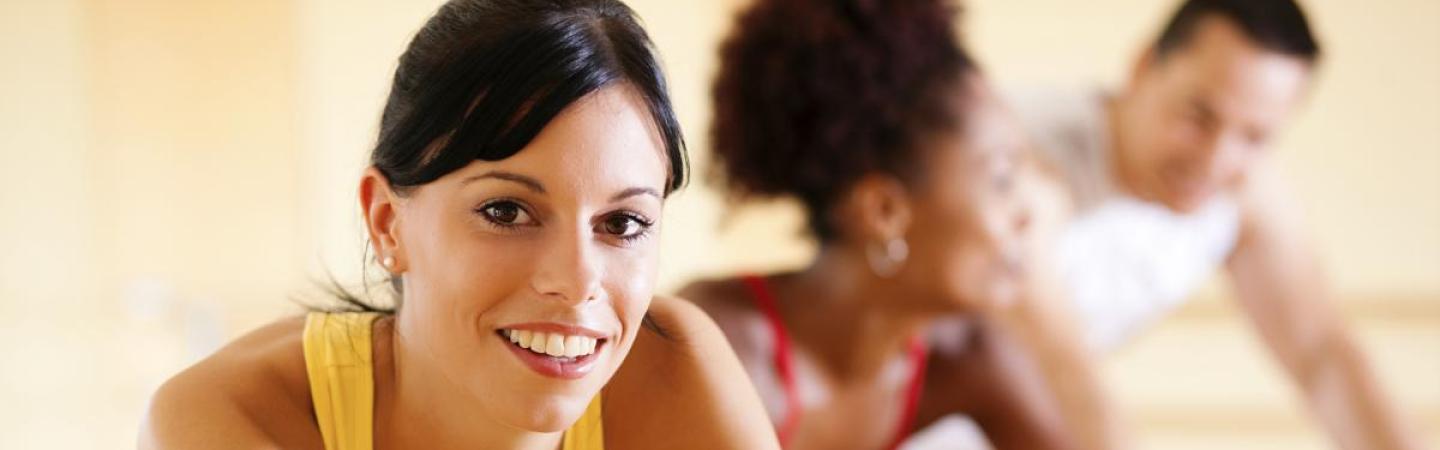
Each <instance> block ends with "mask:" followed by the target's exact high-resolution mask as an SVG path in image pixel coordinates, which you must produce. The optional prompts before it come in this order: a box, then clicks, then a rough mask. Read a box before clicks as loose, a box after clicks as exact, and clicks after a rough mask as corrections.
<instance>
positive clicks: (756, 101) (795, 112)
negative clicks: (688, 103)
mask: <svg viewBox="0 0 1440 450" xmlns="http://www.w3.org/2000/svg"><path fill="white" fill-rule="evenodd" d="M956 9H957V8H955V7H954V6H952V5H951V4H950V3H949V2H948V1H946V0H755V2H754V3H753V4H752V5H751V6H750V7H749V8H748V9H746V10H745V11H743V12H742V13H740V15H739V16H738V17H737V19H736V23H735V27H734V29H733V31H732V32H731V34H730V36H729V37H728V38H727V39H726V41H725V42H724V44H723V46H722V47H721V49H720V71H719V74H718V76H717V78H716V80H715V85H714V90H713V92H712V94H713V95H714V105H715V117H714V123H713V125H712V127H713V128H712V129H711V133H712V138H713V140H712V143H713V145H714V147H713V153H712V155H713V157H714V158H715V162H716V163H717V164H716V165H715V166H714V169H715V170H716V173H714V174H712V175H721V177H722V180H721V181H722V182H723V184H724V186H725V187H726V188H727V189H728V190H729V191H730V192H731V194H732V195H734V196H735V197H738V198H746V197H763V198H768V197H780V196H790V195H793V196H795V197H797V198H799V199H800V200H801V201H802V202H803V203H804V205H805V207H806V208H807V210H808V214H809V222H810V226H811V230H812V231H813V232H814V233H815V235H816V237H818V238H820V239H821V240H822V241H824V240H829V239H831V238H833V237H834V236H835V234H836V233H835V229H834V227H833V226H832V224H831V223H830V220H829V218H828V217H829V211H830V209H831V207H832V204H833V203H834V201H835V200H836V198H837V197H838V196H839V195H840V194H841V193H843V192H844V191H845V190H846V189H848V188H849V187H850V186H851V185H852V184H853V183H855V182H856V181H858V180H859V179H860V178H861V177H862V176H864V175H866V174H868V173H872V172H874V171H884V172H889V173H892V174H895V175H897V176H899V177H901V179H902V180H904V179H909V178H913V177H909V175H911V174H914V173H917V172H916V169H917V168H918V165H919V164H920V156H921V155H920V154H919V151H918V150H919V149H918V148H917V147H919V142H920V141H921V140H922V139H924V138H925V137H927V136H929V135H930V134H932V133H935V132H937V131H941V130H943V129H947V128H952V127H956V126H957V125H958V120H959V119H960V117H959V111H954V109H956V108H955V107H954V104H955V103H956V102H955V101H954V100H953V98H954V97H953V95H949V94H951V93H954V92H959V86H961V84H962V83H961V82H962V80H963V79H964V75H965V74H967V73H968V72H971V71H973V70H975V67H974V64H973V62H972V61H971V59H970V57H969V56H968V55H967V54H966V52H965V50H964V49H963V48H962V46H961V45H960V42H959V41H958V36H957V33H956V30H955V25H954V24H955V20H956V15H957V11H956Z"/></svg>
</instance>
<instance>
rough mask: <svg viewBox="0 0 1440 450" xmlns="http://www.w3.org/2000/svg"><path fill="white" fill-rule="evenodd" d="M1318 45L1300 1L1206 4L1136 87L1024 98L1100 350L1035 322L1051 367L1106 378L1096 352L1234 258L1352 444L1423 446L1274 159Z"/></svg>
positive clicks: (1159, 52)
mask: <svg viewBox="0 0 1440 450" xmlns="http://www.w3.org/2000/svg"><path fill="white" fill-rule="evenodd" d="M1319 56H1320V49H1319V46H1318V45H1317V43H1316V41H1315V39H1314V37H1313V36H1312V35H1311V31H1310V27H1309V25H1308V24H1307V23H1306V19H1305V16H1304V14H1303V13H1302V11H1301V9H1300V8H1299V6H1298V5H1296V4H1295V3H1293V2H1292V1H1291V0H1190V1H1187V2H1185V3H1184V5H1182V6H1181V7H1180V9H1179V10H1178V12H1176V14H1175V16H1174V17H1173V18H1171V19H1170V22H1169V24H1168V25H1167V26H1166V27H1165V29H1164V31H1163V33H1162V34H1161V35H1160V38H1159V39H1158V40H1157V41H1156V42H1155V43H1154V44H1153V45H1152V46H1150V47H1149V48H1148V49H1147V50H1146V51H1145V53H1144V54H1142V55H1141V56H1140V58H1139V60H1138V61H1136V63H1135V65H1134V67H1133V69H1132V71H1131V72H1130V75H1129V80H1128V82H1127V83H1126V84H1125V85H1124V86H1123V87H1121V89H1119V90H1117V91H1112V92H1092V93H1084V94H1080V95H1070V96H1063V95H1062V96H1049V97H1044V98H1021V99H1018V100H1021V101H1019V102H1017V104H1016V107H1017V109H1018V110H1019V111H1018V112H1019V113H1020V115H1021V117H1022V119H1023V120H1024V121H1025V122H1026V123H1027V126H1028V127H1029V128H1030V130H1029V131H1030V132H1031V134H1032V136H1033V137H1034V139H1035V140H1036V144H1037V147H1038V149H1039V151H1040V154H1041V155H1042V156H1043V157H1044V159H1046V160H1048V161H1049V162H1050V163H1051V164H1052V165H1053V166H1054V167H1055V168H1056V169H1057V170H1058V172H1059V173H1060V174H1061V178H1062V180H1063V184H1064V188H1065V190H1066V191H1067V193H1068V194H1069V195H1068V196H1069V197H1070V200H1071V201H1072V203H1073V205H1074V215H1073V216H1072V217H1071V218H1070V219H1068V222H1066V223H1065V225H1063V227H1062V228H1061V229H1062V230H1063V231H1061V233H1060V235H1059V243H1058V246H1059V250H1060V251H1059V254H1060V257H1059V260H1058V261H1057V262H1058V263H1059V265H1060V274H1061V276H1062V280H1061V283H1060V286H1061V287H1063V288H1064V290H1065V291H1066V292H1065V294H1064V295H1065V296H1067V297H1069V298H1070V299H1072V300H1073V302H1071V303H1070V305H1071V306H1073V308H1074V310H1075V313H1077V314H1078V316H1079V318H1080V319H1081V321H1080V324H1079V328H1080V330H1081V331H1082V332H1083V334H1084V335H1085V337H1086V338H1087V341H1088V343H1089V345H1088V347H1089V348H1081V347H1082V346H1080V345H1069V346H1068V347H1067V344H1066V343H1065V342H1064V341H1065V340H1064V339H1063V336H1061V335H1060V334H1062V333H1058V332H1054V331H1050V329H1051V327H1045V326H1044V324H1046V323H1047V322H1046V321H1045V320H1033V321H1029V324H1030V325H1028V326H1030V327H1033V328H1046V329H1035V330H1030V331H1031V332H1034V333H1037V334H1044V333H1050V335H1051V336H1050V337H1051V340H1052V344H1054V345H1056V347H1055V348H1056V349H1058V350H1056V352H1055V355H1054V356H1055V358H1054V359H1055V361H1051V363H1052V364H1055V365H1056V366H1055V367H1051V369H1052V371H1055V370H1062V371H1065V372H1066V373H1079V374H1084V375H1082V378H1084V377H1092V378H1091V379H1093V372H1092V371H1091V369H1090V368H1089V367H1088V366H1087V365H1088V364H1089V363H1088V361H1086V359H1087V358H1084V357H1083V356H1082V355H1083V354H1084V352H1088V351H1099V352H1105V351H1107V350H1110V349H1113V348H1114V347H1116V346H1117V345H1119V344H1121V343H1123V342H1125V341H1127V340H1129V339H1132V338H1134V337H1136V333H1137V332H1139V331H1141V330H1142V329H1144V328H1145V326H1146V325H1149V324H1151V323H1153V322H1155V321H1156V320H1158V319H1160V318H1162V317H1163V316H1164V315H1165V314H1166V313H1169V312H1170V311H1172V310H1174V309H1175V307H1177V306H1178V305H1180V304H1181V303H1182V302H1183V301H1184V300H1185V299H1186V298H1188V297H1190V296H1191V294H1192V291H1193V290H1194V289H1195V288H1197V287H1198V286H1199V285H1200V284H1201V283H1203V282H1204V281H1205V280H1207V279H1208V278H1210V276H1211V274H1212V273H1213V272H1214V271H1215V270H1217V269H1220V268H1222V267H1223V268H1224V269H1226V270H1227V272H1228V273H1229V275H1230V278H1231V281H1232V284H1233V286H1234V289H1235V296H1236V297H1237V298H1238V299H1239V302H1240V304H1241V307H1242V309H1243V311H1244V312H1245V313H1246V315H1247V316H1248V317H1249V319H1250V321H1251V322H1252V323H1253V324H1254V325H1255V327H1256V328H1257V329H1258V331H1259V335H1260V336H1261V337H1262V338H1263V339H1264V341H1265V344H1266V345H1267V346H1268V348H1269V349H1270V350H1271V353H1272V354H1273V355H1274V357H1275V358H1276V359H1277V360H1278V361H1279V362H1280V364H1281V365H1282V366H1283V367H1284V368H1285V370H1286V372H1287V373H1288V374H1289V375H1290V377H1291V379H1292V380H1293V381H1294V383H1295V384H1296V386H1297V387H1298V388H1299V391H1300V392H1302V393H1303V395H1304V397H1305V399H1306V401H1307V402H1308V405H1309V406H1310V408H1311V409H1312V410H1313V411H1314V413H1315V414H1316V416H1317V417H1319V418H1320V420H1321V421H1322V422H1323V423H1324V426H1325V428H1326V429H1327V430H1328V431H1329V433H1330V435H1331V436H1332V437H1333V438H1334V440H1335V441H1336V442H1338V443H1339V444H1340V446H1341V447H1343V448H1347V449H1362V448H1364V449H1377V448H1385V449H1400V448H1416V447H1417V446H1418V443H1417V440H1416V439H1415V438H1414V437H1412V435H1411V434H1409V433H1408V432H1407V430H1406V429H1405V427H1404V426H1403V425H1402V423H1401V422H1402V420H1401V419H1400V418H1399V416H1398V415H1397V414H1396V412H1395V408H1394V407H1393V406H1392V405H1391V404H1390V402H1389V401H1388V399H1387V398H1386V396H1385V395H1384V394H1383V393H1382V392H1381V389H1380V387H1379V385H1378V384H1377V382H1376V380H1375V377H1374V375H1373V373H1372V371H1371V368H1370V366H1369V364H1368V363H1367V362H1366V360H1365V358H1364V356H1363V355H1362V353H1361V351H1360V349H1359V348H1358V347H1357V345H1356V343H1355V342H1354V339H1353V338H1352V337H1351V336H1350V334H1349V333H1348V332H1347V331H1346V329H1345V327H1344V326H1343V324H1342V321H1341V320H1340V317H1339V315H1338V313H1337V312H1336V310H1335V308H1334V307H1333V306H1332V305H1331V303H1330V301H1329V300H1330V299H1329V296H1328V292H1327V291H1326V289H1325V286H1324V284H1325V283H1323V282H1322V280H1324V278H1323V277H1322V276H1321V273H1320V270H1319V268H1318V267H1317V264H1316V261H1315V258H1314V257H1313V256H1312V254H1311V251H1310V248H1309V247H1308V246H1307V245H1306V243H1305V242H1304V241H1303V239H1302V238H1301V235H1302V233H1301V230H1302V229H1303V227H1301V226H1300V224H1299V223H1297V220H1296V215H1297V214H1296V213H1295V211H1294V209H1295V206H1296V205H1295V204H1294V203H1293V202H1291V201H1290V200H1288V199H1287V198H1286V197H1285V196H1284V194H1282V193H1280V192H1278V189H1277V187H1278V183H1277V180H1276V174H1275V170H1274V169H1273V168H1272V167H1271V166H1270V163H1269V161H1267V159H1268V157H1269V156H1270V151H1269V149H1268V148H1267V147H1268V145H1269V143H1270V140H1271V138H1272V137H1273V136H1274V135H1275V134H1276V133H1277V131H1278V130H1279V129H1280V128H1281V126H1282V124H1283V123H1284V122H1285V121H1286V119H1288V118H1289V117H1290V116H1291V115H1293V114H1294V113H1295V110H1296V108H1297V107H1298V106H1299V105H1300V104H1301V103H1303V101H1304V99H1305V97H1306V94H1307V92H1308V91H1309V89H1310V84H1311V81H1312V78H1313V73H1314V70H1315V66H1316V64H1317V63H1318V60H1319ZM1041 309H1043V308H1041ZM1052 313H1053V311H1052ZM1048 315H1049V316H1050V317H1055V315H1054V314H1048ZM1049 323H1051V324H1053V323H1055V322H1053V321H1050V322H1049ZM1060 328H1062V329H1063V327H1060ZM1056 361H1059V362H1056ZM1094 442H1102V441H1101V440H1096V441H1094Z"/></svg>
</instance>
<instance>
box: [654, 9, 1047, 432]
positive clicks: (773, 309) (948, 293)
mask: <svg viewBox="0 0 1440 450" xmlns="http://www.w3.org/2000/svg"><path fill="white" fill-rule="evenodd" d="M953 9H954V8H953V7H951V6H950V5H949V4H948V3H947V2H945V1H943V0H890V1H875V0H844V1H834V0H758V1H757V2H756V3H754V4H753V5H752V6H750V7H749V9H748V10H746V11H745V12H743V13H742V14H741V15H740V16H739V19H738V21H737V23H736V28H735V30H734V31H733V34H732V35H731V36H730V37H729V39H728V41H727V42H726V43H725V44H724V46H723V48H722V50H721V69H720V73H719V76H718V79H717V81H716V83H715V87H714V100H715V119H714V120H715V122H714V129H713V130H712V131H713V140H714V157H715V160H716V164H717V166H718V171H719V173H720V175H723V178H724V181H725V185H726V186H727V187H728V188H729V189H730V190H731V192H732V193H734V194H736V195H737V196H738V197H740V198H767V197H782V196H788V197H792V198H795V199H798V200H799V201H800V202H801V203H802V204H803V205H804V207H805V210H806V212H807V214H808V219H809V225H810V231H811V234H812V235H813V236H814V238H816V240H817V241H818V243H819V251H818V254H817V255H816V256H815V258H814V260H813V261H812V262H811V264H810V265H809V266H808V267H805V268H803V269H801V270H799V271H797V272H792V273H776V274H768V275H743V276H739V277H734V278H729V279H720V280H710V281H702V282H698V283H695V284H692V285H690V286H689V287H687V288H686V289H685V290H684V291H683V292H682V296H684V297H687V298H691V299H693V300H694V301H695V302H696V303H698V304H699V305H700V306H701V307H702V308H704V309H705V310H706V311H707V312H709V313H710V314H711V316H712V317H714V318H715V319H716V321H717V322H718V323H720V325H721V328H722V329H723V330H724V331H725V333H726V335H727V337H728V338H729V339H730V342H731V345H732V346H733V347H734V348H735V350H736V352H737V353H738V354H739V355H740V358H741V361H742V362H743V363H744V364H745V365H746V368H747V370H748V371H749V373H750V376H751V378H752V380H753V381H754V382H755V383H756V385H757V388H758V390H759V391H760V393H761V396H762V397H763V398H764V399H765V400H766V407H767V409H768V411H769V413H770V417H771V419H772V422H774V424H775V426H776V427H777V429H778V432H779V435H780V439H781V442H782V444H783V445H784V446H785V447H786V448H789V449H837V448H846V449H891V448H895V447H897V446H899V445H900V444H901V443H902V442H904V441H905V440H906V439H907V437H908V436H909V435H910V433H911V432H912V431H913V430H916V429H919V428H922V427H925V426H927V425H929V424H932V423H935V422H937V421H938V420H940V419H941V418H942V417H944V416H947V415H951V414H957V413H958V414H965V415H968V416H969V417H971V418H973V419H974V421H975V422H976V423H977V424H978V425H979V426H980V427H981V429H982V430H983V431H984V433H985V435H986V437H987V438H988V439H989V440H990V441H991V443H992V444H993V445H995V446H997V447H999V448H1023V449H1046V448H1065V447H1066V446H1068V445H1071V444H1070V442H1069V438H1068V437H1067V436H1066V434H1067V433H1066V430H1065V426H1064V425H1063V423H1062V422H1063V421H1062V420H1061V419H1060V417H1059V413H1058V412H1057V411H1058V408H1057V406H1056V405H1055V404H1054V403H1055V402H1054V400H1053V398H1054V397H1053V396H1051V395H1050V394H1049V393H1048V392H1049V390H1048V388H1047V386H1048V385H1047V383H1046V381H1045V379H1044V378H1042V376H1041V373H1040V370H1039V369H1038V368H1037V367H1036V366H1035V365H1034V364H1032V363H1031V360H1030V359H1029V358H1028V357H1027V356H1026V355H1027V352H1025V351H1024V350H1023V348H1024V346H1022V345H1020V344H1019V341H1020V340H1019V339H1018V338H1016V337H1014V336H1011V335H1009V334H1008V333H1006V332H1005V328H1004V327H1000V326H995V323H994V321H992V320H989V319H987V312H988V311H991V310H993V309H995V308H996V307H998V305H1000V304H1003V303H1006V302H1008V301H1009V300H1011V299H1012V298H1013V297H1015V296H1016V295H1017V292H1018V290H1019V289H1020V284H1021V279H1022V277H1023V274H1022V272H1023V271H1024V266H1025V259H1024V258H1023V257H1022V256H1021V255H1022V254H1023V253H1026V250H1025V249H1024V248H1022V247H1023V246H1024V242H1025V237H1024V235H1025V234H1026V232H1027V229H1028V228H1029V226H1030V225H1029V222H1030V221H1031V217H1030V215H1029V212H1028V211H1027V209H1026V207H1025V202H1023V201H1021V198H1020V195H1019V194H1018V190H1017V184H1018V183H1017V180H1016V178H1017V177H1020V176H1022V171H1021V169H1020V168H1021V167H1022V166H1023V165H1024V164H1023V161H1022V160H1023V157H1022V155H1023V153H1022V152H1021V150H1022V149H1023V147H1024V139H1023V137H1022V135H1021V132H1020V130H1019V128H1018V125H1017V124H1016V123H1014V121H1013V120H1012V118H1011V117H1010V116H1009V114H1008V112H1007V111H1006V110H1005V109H1004V108H1003V107H1002V106H1001V104H1000V103H999V102H998V101H997V99H996V97H995V95H994V94H993V93H992V91H991V88H990V87H989V85H988V84H987V83H986V81H985V79H984V77H982V76H981V75H980V73H979V72H978V70H977V68H976V66H975V64H974V62H973V61H972V60H971V59H970V58H969V56H968V55H967V54H966V52H965V50H964V49H963V48H962V47H961V46H960V44H959V43H958V42H957V38H956V36H955V30H954V25H953V23H954V16H955V14H954V11H953Z"/></svg>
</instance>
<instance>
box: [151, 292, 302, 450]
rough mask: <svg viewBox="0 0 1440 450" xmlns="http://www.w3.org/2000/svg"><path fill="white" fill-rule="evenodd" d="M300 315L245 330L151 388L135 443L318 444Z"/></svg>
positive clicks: (163, 446)
mask: <svg viewBox="0 0 1440 450" xmlns="http://www.w3.org/2000/svg"><path fill="white" fill-rule="evenodd" d="M304 327H305V321H304V317H292V318H287V319H283V320H279V321H276V322H274V323H271V324H269V325H266V326H263V327H261V328H259V329H256V330H255V331H252V332H250V333H248V334H246V335H244V336H242V337H240V338H239V339H236V340H235V341H233V342H231V343H230V344H228V345H226V346H225V347H223V348H221V349H220V350H219V351H216V352H215V354H213V355H211V356H209V357H207V358H205V359H204V360H201V361H200V362H198V363H196V364H195V365H193V366H190V367H189V368H187V369H185V370H184V371H181V372H180V373H179V374H176V375H175V376H174V377H172V378H170V380H168V381H166V382H165V384H163V385H162V386H161V387H160V389H159V390H157V391H156V392H155V395H154V397H152V398H151V400H150V405H149V409H148V411H147V412H146V415H145V421H144V423H143V424H142V427H141V431H140V447H141V448H145V449H172V448H320V447H322V446H323V445H322V444H321V443H320V438H319V433H318V431H316V430H317V429H316V427H315V421H314V418H313V417H312V415H311V414H310V400H309V398H310V397H309V395H310V389H309V383H308V379H307V377H306V373H305V358H304V353H303V352H304V350H303V348H302V345H301V339H302V333H303V330H304Z"/></svg>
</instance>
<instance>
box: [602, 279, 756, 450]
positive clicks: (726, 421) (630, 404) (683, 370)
mask: <svg viewBox="0 0 1440 450" xmlns="http://www.w3.org/2000/svg"><path fill="white" fill-rule="evenodd" d="M650 317H651V319H652V320H653V321H654V322H655V324H656V325H658V328H660V331H659V332H657V331H654V330H650V329H648V328H647V329H642V330H641V331H640V334H639V337H637V338H636V341H635V347H634V348H633V349H631V351H630V355H629V356H628V357H627V358H626V359H625V363H624V364H623V365H622V366H621V367H620V370H619V371H618V372H617V373H616V374H615V378H614V379H612V380H611V382H610V384H609V385H608V386H607V387H606V389H605V392H604V396H605V397H604V401H605V403H604V405H605V441H606V444H607V445H609V446H613V447H615V448H624V449H647V448H649V449H672V448H686V449H717V450H718V449H757V450H766V449H774V450H778V449H779V448H780V444H779V443H778V442H777V441H776V439H775V431H774V428H772V427H771V425H770V420H769V419H768V418H767V416H766V415H765V410H764V408H763V407H762V406H761V403H760V397H759V396H758V395H757V394H756V393H755V388H754V387H752V386H751V384H750V378H749V377H748V376H746V375H745V371H744V369H743V368H742V367H741V365H740V361H739V360H738V359H736V357H735V354H734V352H732V351H731V350H730V346H729V344H727V343H726V341H725V336H724V335H723V334H722V333H721V332H720V329H719V327H717V326H715V323H714V322H713V321H711V320H710V318H709V317H708V316H706V315H705V313H704V312H702V311H700V309H699V308H698V307H696V306H694V305H692V304H690V303H688V302H684V301H679V300H675V299H669V298H656V299H655V302H654V303H653V304H652V305H651V307H650ZM662 333H663V334H662Z"/></svg>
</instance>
